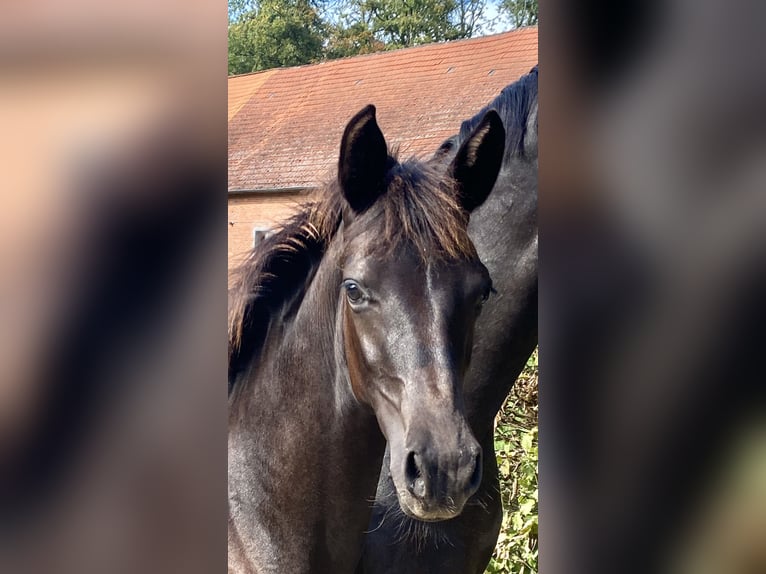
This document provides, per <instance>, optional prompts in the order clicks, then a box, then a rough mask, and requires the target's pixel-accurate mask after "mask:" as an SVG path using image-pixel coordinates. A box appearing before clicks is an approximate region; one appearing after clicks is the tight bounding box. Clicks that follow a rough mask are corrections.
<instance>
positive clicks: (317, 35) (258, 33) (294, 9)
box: [229, 0, 325, 74]
mask: <svg viewBox="0 0 766 574" xmlns="http://www.w3.org/2000/svg"><path fill="white" fill-rule="evenodd" d="M248 7H249V6H247V3H240V4H239V5H238V6H237V7H236V8H237V9H239V10H240V12H239V13H237V12H236V10H235V11H234V12H232V4H231V3H230V4H229V15H230V18H232V17H233V18H234V21H233V22H232V23H230V24H229V74H242V73H246V72H254V71H258V70H266V69H269V68H276V67H279V66H297V65H300V64H308V63H311V62H315V61H318V60H319V59H321V57H322V54H323V43H324V42H323V38H324V32H325V24H324V22H323V21H322V19H321V18H320V17H319V14H318V12H317V10H316V8H315V7H314V6H313V5H312V3H311V2H309V0H260V1H258V2H257V4H256V5H255V6H254V7H250V9H249V10H247V11H244V12H241V10H242V9H246V8H248Z"/></svg>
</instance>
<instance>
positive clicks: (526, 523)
mask: <svg viewBox="0 0 766 574" xmlns="http://www.w3.org/2000/svg"><path fill="white" fill-rule="evenodd" d="M495 453H496V454H497V464H498V467H499V470H500V492H501V497H502V501H503V525H502V528H501V530H500V536H499V538H498V540H497V546H496V547H495V554H494V555H493V557H492V561H491V562H490V563H489V566H487V570H486V574H532V573H536V572H537V496H538V490H537V349H535V352H534V353H533V354H532V356H531V357H530V358H529V361H527V365H526V367H525V368H524V371H523V372H522V373H521V375H520V376H519V379H518V380H517V381H516V384H515V385H514V388H513V390H512V391H511V393H510V394H509V395H508V398H507V399H506V401H505V403H504V404H503V408H502V409H500V412H499V413H498V415H497V418H496V419H495Z"/></svg>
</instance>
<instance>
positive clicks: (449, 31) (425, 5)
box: [360, 0, 459, 48]
mask: <svg viewBox="0 0 766 574" xmlns="http://www.w3.org/2000/svg"><path fill="white" fill-rule="evenodd" d="M360 4H361V5H362V7H363V8H364V9H365V10H366V11H367V12H368V13H369V14H370V24H371V27H372V30H373V33H374V34H375V36H376V37H378V38H380V39H381V40H382V41H383V42H385V44H386V47H388V48H403V47H406V46H415V45H418V44H428V43H429V42H438V41H442V40H453V39H455V38H457V37H459V33H458V31H457V29H456V28H455V26H454V25H453V23H452V21H451V19H450V16H451V14H452V12H453V11H454V10H455V8H456V2H455V0H360Z"/></svg>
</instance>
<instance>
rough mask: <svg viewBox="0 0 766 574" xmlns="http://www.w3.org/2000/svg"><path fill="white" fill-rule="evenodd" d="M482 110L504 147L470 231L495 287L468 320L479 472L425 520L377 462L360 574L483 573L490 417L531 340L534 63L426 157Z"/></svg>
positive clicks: (491, 490)
mask: <svg viewBox="0 0 766 574" xmlns="http://www.w3.org/2000/svg"><path fill="white" fill-rule="evenodd" d="M490 109H493V110H496V111H497V112H498V113H499V115H500V117H501V119H502V121H503V124H504V126H505V133H506V141H505V154H504V157H503V165H502V169H501V171H500V174H499V175H498V177H497V182H496V183H495V187H494V190H493V191H492V193H491V195H490V196H489V199H487V201H486V202H485V203H484V204H483V205H482V206H481V207H479V208H478V209H477V210H476V211H474V212H473V213H472V214H471V221H470V224H469V226H468V232H469V236H470V237H471V240H472V241H473V242H474V245H475V247H476V250H477V252H478V254H479V257H480V259H481V261H482V262H483V263H484V264H485V265H486V267H487V269H488V270H489V272H490V275H491V277H492V281H493V284H494V287H495V291H496V293H495V294H493V295H492V297H491V298H490V300H489V301H488V302H487V304H486V306H485V309H484V312H483V313H482V314H481V316H480V317H479V318H478V319H477V321H476V325H475V335H474V349H473V356H472V359H471V366H470V369H469V371H468V372H467V373H466V376H465V389H464V401H465V407H466V415H467V417H468V421H469V423H470V426H471V429H472V430H473V433H474V436H476V438H477V440H478V441H479V444H480V445H481V446H482V449H483V452H484V459H483V465H484V468H483V478H482V481H481V484H480V486H479V489H478V491H477V492H476V494H475V495H474V496H473V497H472V498H471V499H470V500H469V501H468V503H467V504H466V506H465V508H464V510H463V512H462V513H461V514H460V516H458V517H456V518H453V519H451V520H447V521H445V522H438V523H426V522H422V521H419V520H415V519H413V518H412V516H411V515H408V514H407V513H404V512H402V511H401V510H400V507H399V504H398V501H397V497H396V486H395V483H394V481H393V480H392V478H391V476H389V472H388V470H387V459H386V460H384V463H383V468H382V470H381V476H380V484H379V486H378V493H377V497H376V501H375V507H374V510H373V516H372V519H371V520H370V525H369V533H368V534H367V536H366V538H365V548H364V556H363V560H362V561H361V563H360V565H359V568H358V571H357V572H358V573H363V574H481V573H482V572H484V570H485V568H486V566H487V564H488V562H489V561H490V558H491V557H492V552H493V550H494V548H495V544H496V542H497V538H498V533H499V531H500V525H501V521H502V515H503V509H502V504H501V500H500V487H499V480H498V475H497V462H496V459H495V455H494V440H493V437H494V419H495V416H496V415H497V412H498V411H499V410H500V407H501V406H502V404H503V401H504V400H505V398H506V396H507V395H508V392H509V391H510V389H511V387H512V386H513V383H514V382H515V381H516V378H517V377H518V375H519V373H520V372H521V370H522V369H523V368H524V365H525V364H526V361H527V359H528V357H529V355H530V354H531V353H532V351H533V350H534V348H535V345H536V344H537V67H536V66H535V68H533V69H532V71H531V72H530V73H529V74H527V75H525V76H523V77H522V78H521V79H519V80H518V81H517V82H514V83H513V84H510V85H509V86H507V87H506V88H504V89H503V90H502V92H501V93H500V95H498V96H497V98H495V100H494V101H492V102H491V103H490V104H489V105H488V106H487V107H486V108H485V109H484V110H481V111H480V112H479V113H478V114H476V115H475V116H474V117H473V118H471V119H468V120H466V121H465V122H463V124H462V126H461V128H460V133H459V134H457V135H456V136H454V137H452V138H450V139H449V140H447V141H446V142H444V144H442V146H441V147H440V149H439V150H438V151H437V152H436V154H435V158H434V161H436V162H439V163H443V164H444V165H445V166H448V165H450V162H451V161H452V160H453V158H454V157H455V154H456V151H457V150H458V149H459V148H460V146H461V144H462V145H464V143H465V142H466V141H467V140H468V138H469V137H470V134H471V133H472V131H473V130H474V129H475V128H476V126H477V125H479V124H480V122H481V121H482V118H483V117H484V115H485V114H486V112H487V110H490ZM386 457H388V453H386Z"/></svg>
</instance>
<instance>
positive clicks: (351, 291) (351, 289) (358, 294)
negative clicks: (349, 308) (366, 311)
mask: <svg viewBox="0 0 766 574" xmlns="http://www.w3.org/2000/svg"><path fill="white" fill-rule="evenodd" d="M344 286H345V288H346V297H348V300H349V301H351V303H361V301H362V300H363V299H364V293H362V290H361V289H360V288H359V285H357V284H356V283H354V282H353V281H347V282H346V283H345V284H344Z"/></svg>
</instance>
